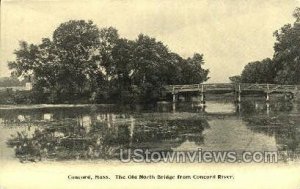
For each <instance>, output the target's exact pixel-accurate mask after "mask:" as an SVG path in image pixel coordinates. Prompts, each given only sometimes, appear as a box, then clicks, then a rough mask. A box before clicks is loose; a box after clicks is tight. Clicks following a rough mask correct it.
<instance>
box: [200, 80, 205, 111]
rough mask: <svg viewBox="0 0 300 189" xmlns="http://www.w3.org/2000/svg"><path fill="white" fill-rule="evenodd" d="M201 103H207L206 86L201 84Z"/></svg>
mask: <svg viewBox="0 0 300 189" xmlns="http://www.w3.org/2000/svg"><path fill="white" fill-rule="evenodd" d="M200 103H201V106H204V104H205V92H204V87H203V85H201V91H200Z"/></svg>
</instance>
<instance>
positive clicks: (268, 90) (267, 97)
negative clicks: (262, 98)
mask: <svg viewBox="0 0 300 189" xmlns="http://www.w3.org/2000/svg"><path fill="white" fill-rule="evenodd" d="M269 92H270V87H269V84H267V94H266V95H267V96H266V101H267V102H269V101H270V95H269Z"/></svg>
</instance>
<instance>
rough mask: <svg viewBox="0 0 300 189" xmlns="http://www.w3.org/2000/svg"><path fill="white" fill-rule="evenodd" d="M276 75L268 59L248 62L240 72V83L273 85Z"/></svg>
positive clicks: (271, 62)
mask: <svg viewBox="0 0 300 189" xmlns="http://www.w3.org/2000/svg"><path fill="white" fill-rule="evenodd" d="M275 75H276V72H275V65H274V63H273V61H272V60H271V59H270V58H266V59H264V60H262V61H255V62H250V63H249V64H247V65H246V66H245V68H244V70H243V71H242V74H241V78H240V82H243V83H273V82H274V77H275Z"/></svg>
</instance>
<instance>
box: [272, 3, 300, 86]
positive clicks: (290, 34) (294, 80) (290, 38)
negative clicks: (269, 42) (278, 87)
mask: <svg viewBox="0 0 300 189" xmlns="http://www.w3.org/2000/svg"><path fill="white" fill-rule="evenodd" d="M293 15H294V17H295V19H296V21H295V22H294V24H293V25H291V24H287V25H285V26H283V27H282V28H281V29H280V30H277V31H275V32H274V36H275V37H276V40H277V41H276V43H275V45H274V51H275V52H274V62H275V63H276V71H277V75H276V78H275V82H276V83H281V84H300V8H296V10H295V11H294V14H293Z"/></svg>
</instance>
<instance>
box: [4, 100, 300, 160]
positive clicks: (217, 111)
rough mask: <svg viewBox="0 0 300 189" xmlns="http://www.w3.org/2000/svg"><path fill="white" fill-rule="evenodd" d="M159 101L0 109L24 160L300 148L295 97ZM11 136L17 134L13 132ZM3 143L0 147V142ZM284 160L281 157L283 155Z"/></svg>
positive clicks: (16, 150) (8, 140)
mask: <svg viewBox="0 0 300 189" xmlns="http://www.w3.org/2000/svg"><path fill="white" fill-rule="evenodd" d="M173 105H174V104H172V103H163V104H159V105H158V106H157V107H152V108H151V109H145V110H141V109H139V111H132V110H126V111H124V110H122V111H117V110H113V109H105V108H103V107H95V106H93V107H87V108H52V109H51V108H47V109H26V110H25V109H19V110H16V109H14V110H0V126H1V129H2V136H5V138H6V140H5V141H6V143H7V145H8V147H9V148H7V149H4V150H9V149H11V148H13V149H14V153H15V154H14V156H15V157H17V158H18V159H19V160H20V161H21V162H27V161H40V160H45V159H46V160H75V159H116V158H119V151H120V149H121V148H122V149H137V148H139V149H148V150H150V151H158V152H160V151H174V150H175V151H176V150H197V148H202V149H204V150H235V151H244V150H254V151H255V150H256V151H264V150H266V151H270V150H279V151H284V152H285V156H286V157H290V156H289V154H300V152H299V149H300V129H299V125H300V124H299V123H300V118H299V111H298V106H296V105H295V103H292V102H289V101H276V102H270V103H269V104H267V103H265V102H264V101H262V100H248V101H247V100H244V101H242V102H241V103H239V104H235V103H231V102H218V101H207V103H206V104H205V106H201V105H199V103H197V102H190V103H179V104H176V110H175V111H174V109H173ZM10 134H12V135H10ZM1 146H2V145H1ZM283 158H284V157H283Z"/></svg>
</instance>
